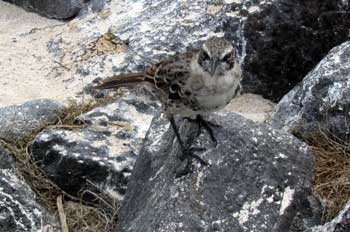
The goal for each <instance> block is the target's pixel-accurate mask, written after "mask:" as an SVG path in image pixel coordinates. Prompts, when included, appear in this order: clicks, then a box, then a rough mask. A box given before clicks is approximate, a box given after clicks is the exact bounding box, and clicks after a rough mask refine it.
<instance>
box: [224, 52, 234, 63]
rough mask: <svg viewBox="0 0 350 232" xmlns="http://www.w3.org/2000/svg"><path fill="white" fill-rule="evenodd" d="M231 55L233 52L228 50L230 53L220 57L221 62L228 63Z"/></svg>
mask: <svg viewBox="0 0 350 232" xmlns="http://www.w3.org/2000/svg"><path fill="white" fill-rule="evenodd" d="M232 57H233V53H232V52H230V53H228V54H226V55H225V56H224V57H223V58H222V59H221V61H222V62H226V63H228V62H229V61H230V60H232Z"/></svg>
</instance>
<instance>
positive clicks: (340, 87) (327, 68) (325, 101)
mask: <svg viewBox="0 0 350 232" xmlns="http://www.w3.org/2000/svg"><path fill="white" fill-rule="evenodd" d="M349 56H350V42H345V43H343V44H341V45H340V46H338V47H336V48H334V49H332V50H331V51H330V52H329V54H328V55H327V56H326V57H325V58H324V59H323V60H322V61H321V62H320V63H319V64H318V65H317V66H316V67H315V68H314V69H313V70H312V71H311V72H310V73H309V74H308V75H307V76H306V77H305V78H304V80H303V82H302V83H300V84H299V85H298V86H296V87H295V88H294V89H293V90H292V91H290V92H289V93H288V94H287V95H286V96H285V97H283V99H282V100H281V101H280V103H279V104H278V105H277V107H276V109H275V112H274V115H273V120H272V125H273V126H274V127H277V128H281V129H284V130H288V131H290V132H292V133H294V134H295V135H296V136H298V137H299V138H302V139H308V138H310V136H313V135H314V134H317V133H319V132H320V129H327V130H329V131H331V132H332V133H333V134H335V135H336V136H337V137H339V138H341V139H343V140H348V139H349V138H350V137H349V136H350V129H349V124H348V123H349V120H350V114H349V111H350V63H349Z"/></svg>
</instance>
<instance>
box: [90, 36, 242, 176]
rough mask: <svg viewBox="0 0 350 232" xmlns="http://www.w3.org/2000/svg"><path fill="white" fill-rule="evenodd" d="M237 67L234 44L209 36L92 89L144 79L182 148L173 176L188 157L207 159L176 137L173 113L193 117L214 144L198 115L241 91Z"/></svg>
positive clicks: (189, 160)
mask: <svg viewBox="0 0 350 232" xmlns="http://www.w3.org/2000/svg"><path fill="white" fill-rule="evenodd" d="M241 79H242V75H241V69H240V66H239V64H238V61H237V57H236V52H235V47H234V44H233V43H231V42H229V41H228V40H226V39H224V38H221V37H210V38H208V39H207V40H206V41H204V43H203V45H202V47H201V48H200V49H193V50H190V51H187V52H185V53H180V54H176V55H174V56H172V57H170V58H168V59H165V60H162V61H160V62H158V63H156V64H153V65H151V66H150V67H148V68H146V69H145V70H144V71H143V72H138V73H128V74H121V75H116V76H113V77H111V78H108V79H105V80H104V81H103V83H102V84H100V85H98V86H96V87H95V88H96V89H114V88H118V87H122V86H130V85H135V84H139V83H146V84H149V85H151V86H152V87H154V89H155V90H156V91H157V92H158V95H159V99H160V102H161V103H162V106H163V112H164V114H165V115H166V116H167V117H168V118H169V120H170V124H171V126H172V128H173V129H174V132H175V135H176V137H177V140H178V142H179V144H180V147H181V150H182V156H181V157H180V159H181V160H185V159H186V160H187V164H186V167H185V169H184V170H182V171H180V172H178V173H177V177H180V176H183V175H185V174H188V173H191V172H192V160H193V158H195V159H196V160H198V161H199V162H200V163H201V164H203V165H207V162H206V161H204V160H203V159H201V158H200V157H199V156H198V155H196V154H194V153H195V151H199V150H201V149H196V148H191V145H185V144H184V142H183V140H182V139H181V137H180V134H179V131H178V127H177V125H176V123H175V120H174V115H180V116H182V117H185V118H193V117H194V118H195V120H196V121H197V122H198V123H199V132H200V129H201V128H202V127H203V128H204V129H205V130H207V131H208V133H209V135H210V137H211V139H212V141H213V142H214V143H215V146H216V144H217V141H216V139H215V136H214V133H213V130H212V128H211V127H212V126H213V124H212V123H209V122H207V121H205V120H204V119H203V117H202V115H205V114H208V113H210V112H213V111H217V110H220V109H222V108H223V107H225V106H226V105H227V104H228V103H229V102H230V101H231V100H232V99H233V98H235V97H236V96H238V95H239V94H240V91H241V84H240V83H241Z"/></svg>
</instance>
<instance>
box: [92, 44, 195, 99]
mask: <svg viewBox="0 0 350 232" xmlns="http://www.w3.org/2000/svg"><path fill="white" fill-rule="evenodd" d="M196 52H197V50H192V51H189V52H186V53H179V54H176V55H174V56H172V57H170V58H168V59H166V60H163V61H161V62H159V63H156V64H154V65H152V66H150V67H149V68H147V69H146V70H145V71H144V72H140V73H129V74H121V75H116V76H113V77H110V78H107V79H105V80H103V82H102V84H100V85H98V86H96V87H95V89H113V88H118V87H121V86H128V85H134V84H137V83H141V82H148V83H151V84H153V85H154V86H155V87H156V88H157V89H159V90H160V91H161V92H162V93H163V94H166V95H169V98H174V100H175V99H177V98H181V97H182V96H183V93H182V92H181V86H183V85H184V84H185V83H186V79H187V78H188V77H189V74H190V64H191V61H192V58H193V56H194V55H195V54H196Z"/></svg>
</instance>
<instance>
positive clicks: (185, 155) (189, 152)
mask: <svg viewBox="0 0 350 232" xmlns="http://www.w3.org/2000/svg"><path fill="white" fill-rule="evenodd" d="M205 150H206V149H205V148H199V147H194V148H188V149H184V150H183V151H182V155H181V156H180V157H179V159H180V160H181V161H184V160H186V162H187V163H186V166H185V168H184V169H182V170H180V171H177V172H176V176H175V177H176V178H180V177H182V176H185V175H187V174H190V173H192V172H193V167H192V162H193V159H195V160H197V161H198V162H199V163H200V164H201V165H204V166H207V165H209V164H208V162H206V161H205V160H203V159H202V158H201V157H199V156H198V155H196V154H194V152H203V151H205Z"/></svg>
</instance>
